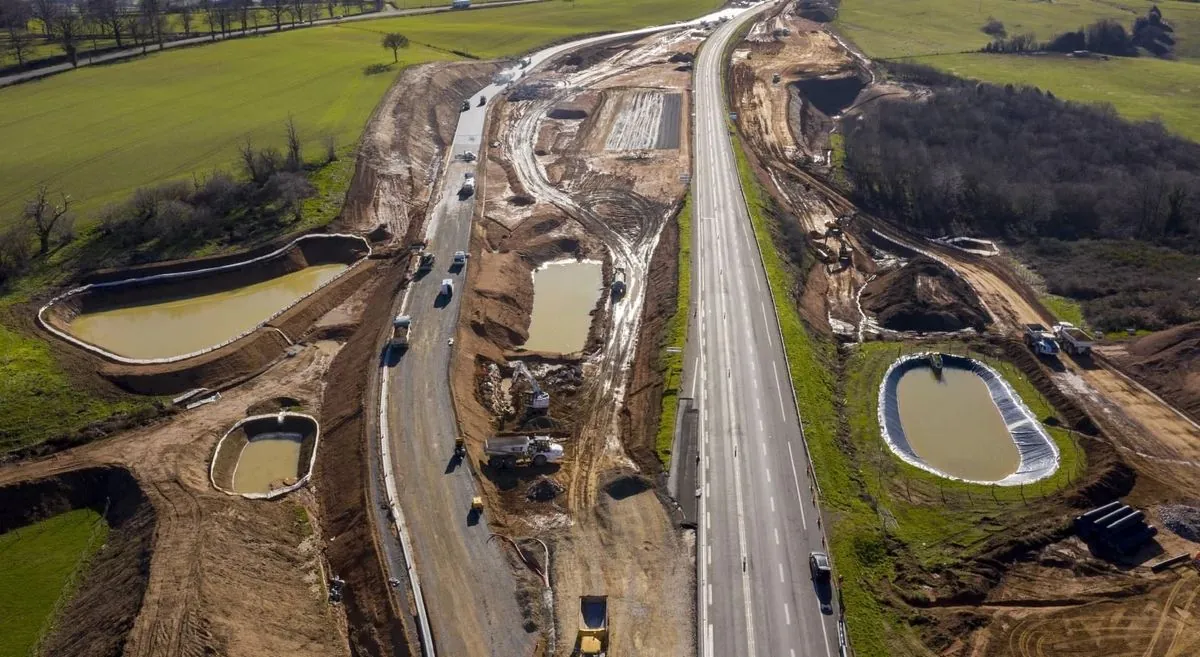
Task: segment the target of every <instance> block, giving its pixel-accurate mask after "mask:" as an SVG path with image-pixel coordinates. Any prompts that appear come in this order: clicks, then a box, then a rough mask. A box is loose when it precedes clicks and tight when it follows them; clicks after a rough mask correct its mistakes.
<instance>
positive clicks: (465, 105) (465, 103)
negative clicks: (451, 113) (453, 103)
mask: <svg viewBox="0 0 1200 657" xmlns="http://www.w3.org/2000/svg"><path fill="white" fill-rule="evenodd" d="M469 109H471V101H469V100H464V101H463V102H462V106H461V107H459V108H458V111H460V112H466V111H467V110H469Z"/></svg>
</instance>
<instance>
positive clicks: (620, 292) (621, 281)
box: [612, 267, 628, 301]
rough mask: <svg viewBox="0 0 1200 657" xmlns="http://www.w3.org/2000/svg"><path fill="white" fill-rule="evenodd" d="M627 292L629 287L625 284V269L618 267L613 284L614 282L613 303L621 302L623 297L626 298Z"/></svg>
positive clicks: (614, 273) (614, 272) (614, 271)
mask: <svg viewBox="0 0 1200 657" xmlns="http://www.w3.org/2000/svg"><path fill="white" fill-rule="evenodd" d="M627 290H628V286H627V285H626V284H625V268H624V267H617V268H616V269H615V270H613V282H612V298H613V301H619V300H620V299H621V298H622V297H624V296H625V292H626V291H627Z"/></svg>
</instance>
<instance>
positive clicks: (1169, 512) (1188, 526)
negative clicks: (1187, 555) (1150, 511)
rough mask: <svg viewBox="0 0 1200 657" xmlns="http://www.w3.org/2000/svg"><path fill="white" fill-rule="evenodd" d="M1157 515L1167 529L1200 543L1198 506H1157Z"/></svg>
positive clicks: (1199, 513) (1199, 509) (1199, 510)
mask: <svg viewBox="0 0 1200 657" xmlns="http://www.w3.org/2000/svg"><path fill="white" fill-rule="evenodd" d="M1158 515H1159V517H1161V518H1162V522H1163V524H1164V525H1166V527H1167V529H1170V530H1171V531H1173V532H1175V533H1176V534H1178V535H1179V536H1180V537H1182V538H1186V539H1187V540H1189V541H1193V542H1196V543H1200V508H1196V507H1194V506H1184V505H1182V504H1169V505H1164V506H1160V507H1158Z"/></svg>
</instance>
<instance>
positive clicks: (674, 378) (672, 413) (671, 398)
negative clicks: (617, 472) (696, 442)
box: [654, 194, 692, 469]
mask: <svg viewBox="0 0 1200 657" xmlns="http://www.w3.org/2000/svg"><path fill="white" fill-rule="evenodd" d="M676 221H678V222H679V274H678V285H677V286H676V288H675V313H674V314H673V315H671V319H670V321H668V322H667V330H666V333H665V334H664V335H663V343H662V347H663V351H662V353H661V354H660V356H659V363H660V367H661V368H662V369H663V378H664V381H663V397H662V413H661V414H660V415H659V420H658V434H657V435H656V436H655V438H654V451H655V452H656V453H657V454H658V460H659V461H661V462H662V464H663V468H664V469H665V468H667V467H669V466H670V465H671V446H672V444H673V443H674V441H675V417H676V413H677V411H678V410H679V387H680V385H682V382H683V347H684V345H685V344H687V327H688V316H689V314H690V311H689V308H690V307H691V301H692V196H691V194H688V196H687V198H685V199H684V200H683V207H682V208H680V210H679V214H678V216H677V218H676ZM668 349H670V350H673V351H667V350H668Z"/></svg>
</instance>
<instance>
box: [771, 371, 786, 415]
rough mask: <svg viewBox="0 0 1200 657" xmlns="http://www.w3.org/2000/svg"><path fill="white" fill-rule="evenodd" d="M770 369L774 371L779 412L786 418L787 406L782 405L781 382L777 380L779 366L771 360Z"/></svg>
mask: <svg viewBox="0 0 1200 657" xmlns="http://www.w3.org/2000/svg"><path fill="white" fill-rule="evenodd" d="M771 369H772V370H774V371H775V394H776V396H778V397H779V413H780V414H781V415H783V417H784V419H787V408H786V407H784V405H783V382H782V381H780V380H779V368H778V367H776V366H775V361H771Z"/></svg>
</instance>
